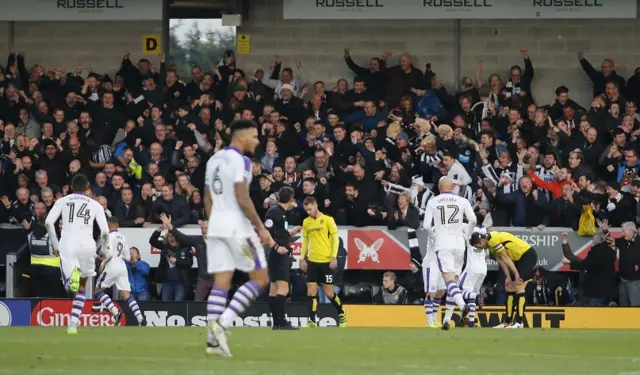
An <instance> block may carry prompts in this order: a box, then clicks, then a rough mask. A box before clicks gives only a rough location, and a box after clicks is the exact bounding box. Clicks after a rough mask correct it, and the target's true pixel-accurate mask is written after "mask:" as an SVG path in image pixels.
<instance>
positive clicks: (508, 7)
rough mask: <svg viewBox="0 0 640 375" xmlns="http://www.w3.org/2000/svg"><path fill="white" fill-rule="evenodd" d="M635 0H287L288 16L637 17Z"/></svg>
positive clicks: (285, 17)
mask: <svg viewBox="0 0 640 375" xmlns="http://www.w3.org/2000/svg"><path fill="white" fill-rule="evenodd" d="M636 5H637V4H636V1H635V0H284V7H283V18H284V19H314V20H321V19H344V20H352V19H357V20H375V19H536V18H542V19H544V18H636Z"/></svg>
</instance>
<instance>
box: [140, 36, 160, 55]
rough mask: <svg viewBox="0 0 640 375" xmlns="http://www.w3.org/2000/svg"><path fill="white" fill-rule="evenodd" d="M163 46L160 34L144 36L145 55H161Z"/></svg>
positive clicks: (143, 50)
mask: <svg viewBox="0 0 640 375" xmlns="http://www.w3.org/2000/svg"><path fill="white" fill-rule="evenodd" d="M161 48H162V43H161V42H160V35H158V34H149V35H143V36H142V53H143V54H145V55H159V54H160V50H161Z"/></svg>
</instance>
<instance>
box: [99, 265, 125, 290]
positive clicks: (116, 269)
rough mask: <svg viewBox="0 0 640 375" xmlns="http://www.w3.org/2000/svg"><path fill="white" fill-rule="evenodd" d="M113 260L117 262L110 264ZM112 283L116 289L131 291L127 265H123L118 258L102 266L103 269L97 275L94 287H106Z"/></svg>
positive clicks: (109, 286)
mask: <svg viewBox="0 0 640 375" xmlns="http://www.w3.org/2000/svg"><path fill="white" fill-rule="evenodd" d="M113 262H117V263H114V264H112V263H113ZM114 284H115V286H116V288H118V290H124V291H126V292H130V291H131V284H129V273H128V272H127V266H125V265H124V263H122V261H121V260H120V259H113V260H111V261H110V262H109V264H107V265H106V266H105V267H104V270H103V271H102V273H101V274H100V276H98V281H97V282H96V288H101V289H108V288H111V287H112V286H113V285H114Z"/></svg>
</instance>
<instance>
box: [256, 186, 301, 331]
mask: <svg viewBox="0 0 640 375" xmlns="http://www.w3.org/2000/svg"><path fill="white" fill-rule="evenodd" d="M294 195H295V192H294V190H293V189H292V188H290V187H288V186H285V187H283V188H281V189H280V190H279V191H278V193H277V196H278V204H277V205H275V206H271V207H270V208H269V209H268V210H267V213H266V215H265V222H264V226H265V227H266V228H267V229H268V230H269V232H270V233H271V236H272V237H273V240H274V241H275V245H274V246H272V247H271V248H270V249H269V254H268V256H267V262H268V265H269V279H270V280H271V285H270V288H269V310H271V316H272V317H273V329H274V330H296V329H297V328H294V327H292V326H291V323H289V322H288V321H287V319H286V318H285V312H284V310H285V309H284V306H285V303H286V301H287V295H289V270H290V269H291V247H290V246H289V243H290V237H291V236H295V235H296V234H298V233H300V231H301V230H302V228H301V227H300V218H298V216H297V215H296V213H295V211H294V209H293V202H294V199H295V198H294Z"/></svg>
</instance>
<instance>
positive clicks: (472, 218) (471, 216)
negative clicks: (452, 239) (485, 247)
mask: <svg viewBox="0 0 640 375" xmlns="http://www.w3.org/2000/svg"><path fill="white" fill-rule="evenodd" d="M462 200H463V201H464V206H465V207H464V208H465V212H464V216H466V217H467V220H468V221H469V226H468V228H467V231H466V237H467V239H469V238H471V234H472V233H473V228H475V227H476V223H477V222H478V218H477V217H476V214H475V212H473V207H471V203H470V202H469V201H468V200H466V199H462Z"/></svg>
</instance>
